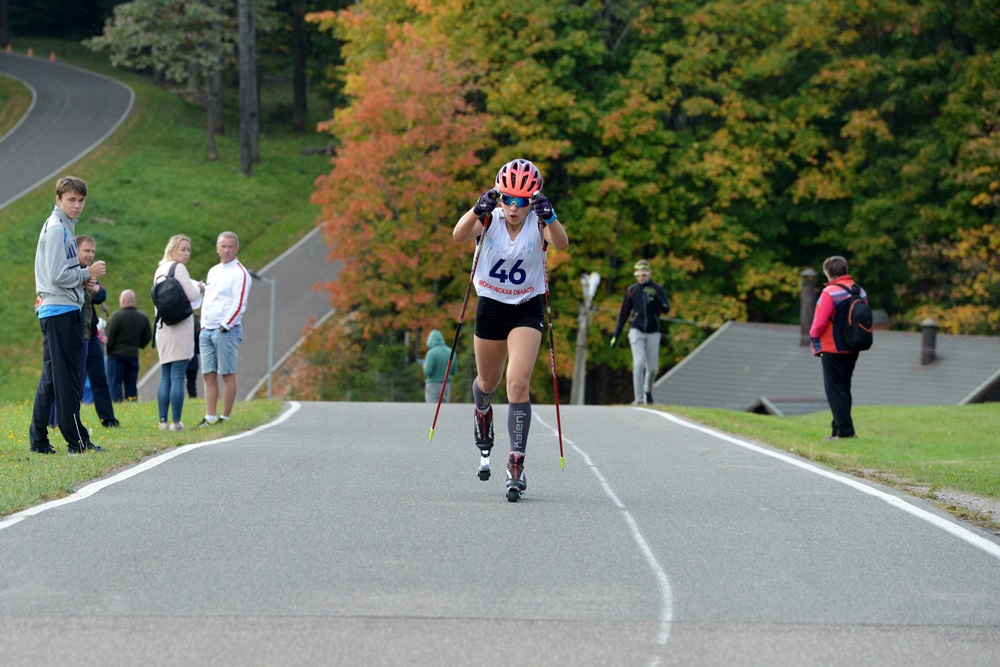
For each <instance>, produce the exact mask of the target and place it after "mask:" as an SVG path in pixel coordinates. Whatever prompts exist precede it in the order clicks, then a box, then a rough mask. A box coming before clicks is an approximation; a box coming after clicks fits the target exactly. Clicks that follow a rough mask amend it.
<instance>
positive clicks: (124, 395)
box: [108, 354, 139, 403]
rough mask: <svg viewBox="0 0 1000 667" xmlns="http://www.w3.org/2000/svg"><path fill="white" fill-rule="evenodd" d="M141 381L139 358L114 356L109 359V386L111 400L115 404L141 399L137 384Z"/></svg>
mask: <svg viewBox="0 0 1000 667" xmlns="http://www.w3.org/2000/svg"><path fill="white" fill-rule="evenodd" d="M138 381H139V357H123V356H122V355H120V354H112V355H111V356H110V357H108V385H109V386H110V387H111V400H112V401H114V402H115V403H121V402H122V401H129V400H131V401H134V400H136V399H137V398H138V397H139V390H138V388H137V387H136V384H137V383H138Z"/></svg>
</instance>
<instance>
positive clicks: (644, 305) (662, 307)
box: [611, 259, 670, 405]
mask: <svg viewBox="0 0 1000 667" xmlns="http://www.w3.org/2000/svg"><path fill="white" fill-rule="evenodd" d="M633 270H634V273H635V278H636V280H637V281H638V282H636V283H633V284H632V285H629V287H628V289H626V290H625V299H624V300H623V301H622V307H621V311H619V313H618V324H617V325H615V334H614V335H613V336H612V337H611V347H614V346H615V344H616V343H617V342H618V336H620V335H621V333H622V329H623V328H624V327H625V320H628V321H629V332H628V342H629V346H630V347H631V348H632V389H633V390H634V392H635V400H634V401H632V405H646V404H649V403H652V402H653V393H652V392H653V382H655V381H656V372H657V368H658V366H659V362H660V315H661V314H663V315H666V314H667V313H668V312H670V301H668V300H667V293H666V291H664V289H663V285H660V284H658V283H654V282H653V281H652V280H651V278H652V275H653V272H652V267H651V266H650V264H649V262H647V261H646V260H644V259H640V260H639V261H638V262H636V263H635V266H634V267H633ZM630 314H631V317H630Z"/></svg>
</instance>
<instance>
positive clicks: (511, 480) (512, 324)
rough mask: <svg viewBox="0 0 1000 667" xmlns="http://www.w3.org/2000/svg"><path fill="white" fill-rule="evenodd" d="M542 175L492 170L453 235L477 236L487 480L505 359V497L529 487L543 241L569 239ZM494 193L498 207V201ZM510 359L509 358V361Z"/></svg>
mask: <svg viewBox="0 0 1000 667" xmlns="http://www.w3.org/2000/svg"><path fill="white" fill-rule="evenodd" d="M541 190H542V175H541V173H540V172H539V171H538V168H537V167H535V165H533V164H532V163H531V162H529V161H528V160H522V159H518V160H512V161H511V162H508V163H507V164H505V165H504V166H503V167H502V168H501V169H500V171H499V172H498V173H497V177H496V184H495V190H492V189H491V190H488V191H487V192H484V193H483V195H482V196H481V197H480V198H479V201H478V202H477V203H476V205H475V206H473V207H472V208H471V209H470V210H469V211H468V212H467V213H466V214H465V215H463V216H462V217H461V218H460V219H459V221H458V223H457V224H456V225H455V229H454V231H453V232H452V236H453V237H454V238H455V240H456V241H461V242H464V241H469V240H472V239H475V238H476V237H480V236H481V237H482V238H481V239H480V241H479V243H480V249H479V253H480V254H479V260H478V262H476V269H475V272H474V274H473V278H472V280H473V284H474V285H475V287H476V296H477V297H478V307H477V308H476V330H475V353H476V371H477V373H478V375H477V377H476V379H475V380H474V381H473V382H472V394H473V398H474V399H475V403H476V405H475V414H474V422H475V428H474V434H475V440H476V447H477V448H478V449H479V450H480V454H481V457H482V458H481V461H480V467H479V479H481V480H484V481H485V480H487V479H489V478H490V459H489V457H490V450H491V449H492V448H493V406H492V405H491V404H490V403H491V401H492V399H493V394H494V393H495V392H496V390H497V387H499V386H500V380H501V378H502V377H503V373H504V362H505V361H506V362H507V402H508V408H507V431H508V434H509V436H510V456H509V458H508V461H507V489H508V491H507V499H508V500H510V501H511V502H514V501H516V500H517V499H518V498H519V497H520V495H521V493H522V492H523V491H524V490H525V489H526V488H527V481H526V478H525V475H524V452H525V448H526V446H527V443H528V428H529V427H530V425H531V401H530V397H529V393H530V389H531V388H530V382H531V370H532V368H534V366H535V360H536V358H537V357H538V348H539V346H540V345H541V342H542V332H543V331H544V330H545V312H544V306H543V300H544V297H545V280H546V276H545V269H544V250H543V248H542V242H543V240H544V241H545V242H546V243H549V244H551V245H553V246H554V247H555V248H557V249H559V250H565V249H566V247H567V246H568V245H569V238H568V237H567V236H566V230H565V229H563V226H562V223H560V222H559V220H557V219H556V213H555V211H554V210H553V209H552V204H551V203H550V202H549V200H548V198H547V197H546V196H545V195H543V194H541ZM497 191H499V201H500V209H499V210H496V206H497ZM508 358H509V360H508Z"/></svg>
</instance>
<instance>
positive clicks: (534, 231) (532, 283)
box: [472, 207, 545, 304]
mask: <svg viewBox="0 0 1000 667" xmlns="http://www.w3.org/2000/svg"><path fill="white" fill-rule="evenodd" d="M480 243H481V244H482V249H481V250H480V251H479V263H478V264H477V265H476V273H475V275H474V276H473V278H472V280H473V283H474V284H475V286H476V294H477V295H479V296H485V297H488V298H490V299H493V300H494V301H500V302H502V303H509V304H518V303H521V302H522V301H527V300H528V299H531V298H532V297H536V296H538V295H540V294H544V293H545V273H544V270H543V266H542V259H543V256H542V252H543V251H542V234H541V230H539V228H538V216H536V215H535V212H534V211H531V212H529V213H528V217H527V218H525V220H524V224H523V225H521V231H519V232H518V234H517V236H516V237H514V240H511V238H510V235H509V234H508V233H507V224H506V221H505V219H504V215H503V211H502V210H500V208H499V207H498V208H496V209H494V211H493V218H492V220H491V222H490V225H489V227H487V228H486V231H485V232H484V233H483V238H482V240H481V241H480Z"/></svg>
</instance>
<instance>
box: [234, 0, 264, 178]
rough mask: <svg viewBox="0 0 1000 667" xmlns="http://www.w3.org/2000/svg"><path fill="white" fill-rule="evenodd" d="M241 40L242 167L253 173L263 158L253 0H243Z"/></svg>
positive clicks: (243, 170)
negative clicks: (252, 9)
mask: <svg viewBox="0 0 1000 667" xmlns="http://www.w3.org/2000/svg"><path fill="white" fill-rule="evenodd" d="M239 40H240V41H239V60H240V170H241V171H242V172H243V173H244V174H245V175H247V176H250V175H251V174H252V173H253V163H254V162H255V161H257V162H259V161H260V147H259V140H260V116H259V95H258V92H257V63H256V60H257V57H256V49H255V47H254V21H253V13H252V11H251V8H250V0H239ZM255 158H256V159H255Z"/></svg>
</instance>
